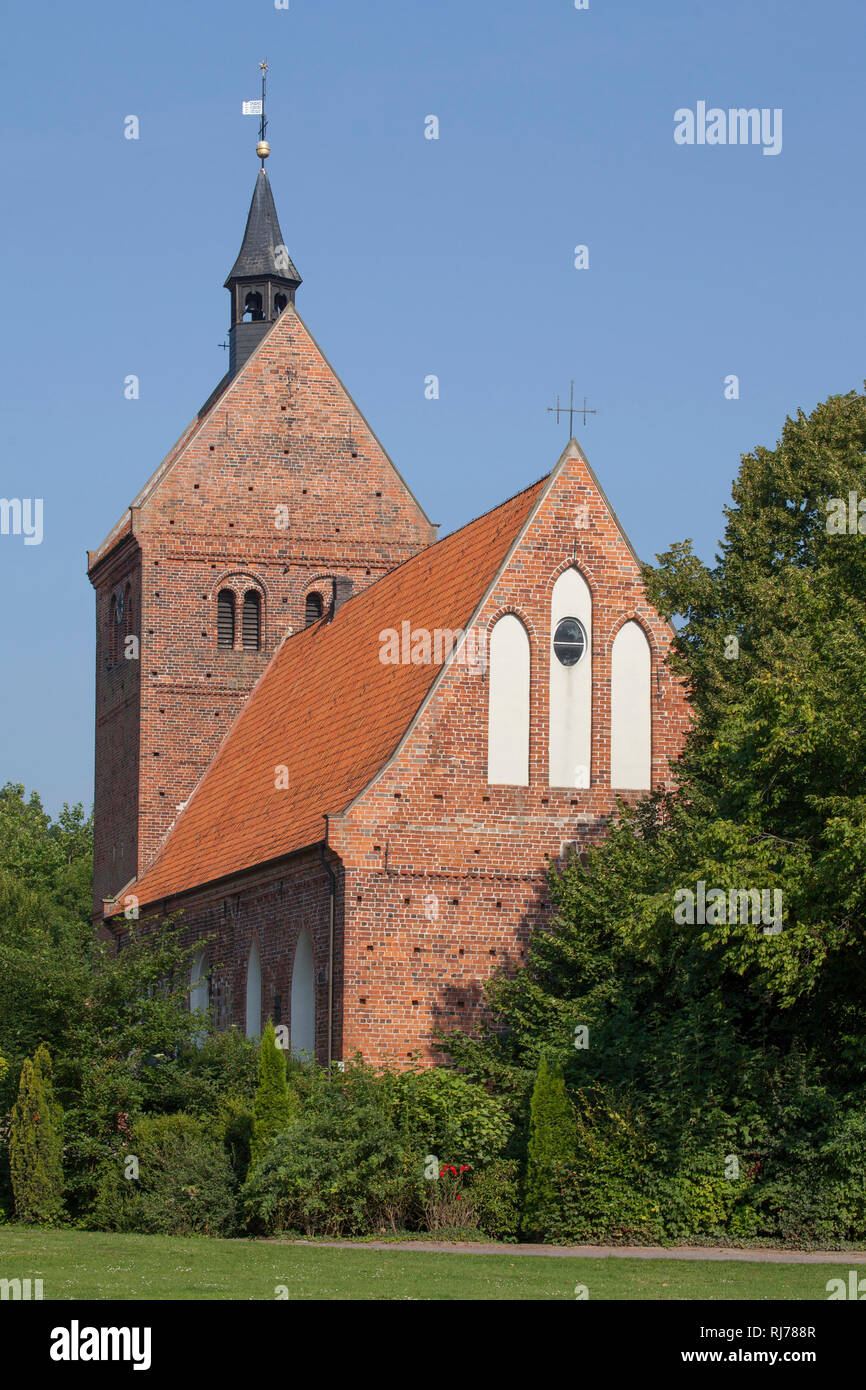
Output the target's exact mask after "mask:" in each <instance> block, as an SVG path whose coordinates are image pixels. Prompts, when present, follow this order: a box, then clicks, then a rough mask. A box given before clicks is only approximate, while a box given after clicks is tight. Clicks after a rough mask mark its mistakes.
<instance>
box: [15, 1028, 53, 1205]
mask: <svg viewBox="0 0 866 1390" xmlns="http://www.w3.org/2000/svg"><path fill="white" fill-rule="evenodd" d="M9 1160H10V1168H11V1175H12V1190H13V1192H14V1195H15V1214H16V1216H17V1217H18V1220H19V1221H28V1222H34V1223H36V1222H44V1223H47V1224H50V1223H52V1222H54V1221H56V1220H57V1219H58V1218H59V1216H60V1214H61V1212H62V1210H63V1161H62V1160H63V1111H62V1109H61V1108H60V1105H59V1104H58V1102H57V1101H56V1100H55V1098H54V1086H53V1076H52V1067H51V1056H50V1054H49V1051H48V1048H47V1047H46V1046H45V1044H44V1043H40V1044H39V1046H38V1047H37V1049H36V1052H35V1054H34V1057H33V1060H32V1061H31V1060H30V1058H25V1061H24V1065H23V1066H22V1068H21V1079H20V1081H19V1083H18V1099H17V1101H16V1102H15V1105H14V1106H13V1108H12V1120H11V1129H10V1134H9Z"/></svg>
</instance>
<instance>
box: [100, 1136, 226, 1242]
mask: <svg viewBox="0 0 866 1390" xmlns="http://www.w3.org/2000/svg"><path fill="white" fill-rule="evenodd" d="M131 1156H134V1157H135V1158H137V1160H138V1177H137V1178H135V1177H129V1178H127V1177H126V1176H125V1172H127V1171H129V1158H130V1157H131ZM236 1222H237V1193H236V1187H235V1181H234V1175H233V1173H232V1167H231V1163H230V1161H229V1158H228V1155H227V1153H226V1151H225V1148H224V1147H223V1145H222V1144H220V1143H219V1142H218V1141H217V1140H216V1139H215V1138H214V1137H213V1136H212V1135H210V1134H208V1133H207V1131H206V1129H205V1127H204V1125H203V1124H202V1122H201V1121H199V1120H197V1119H195V1118H194V1117H193V1116H192V1115H184V1114H177V1115H158V1116H153V1117H147V1118H145V1119H141V1120H138V1121H137V1123H136V1124H134V1125H133V1127H132V1135H131V1139H130V1143H129V1151H128V1153H127V1154H126V1155H125V1156H124V1159H123V1164H122V1166H121V1165H119V1164H117V1163H115V1164H113V1165H112V1166H111V1167H108V1168H106V1169H105V1170H104V1172H103V1174H102V1179H101V1181H100V1184H99V1189H98V1193H97V1199H96V1202H95V1204H94V1208H93V1211H92V1213H91V1216H90V1221H89V1223H88V1224H90V1225H91V1226H93V1227H95V1228H96V1229H97V1230H109V1231H136V1232H141V1233H143V1234H146V1235H172V1236H189V1235H210V1236H225V1235H230V1234H231V1233H232V1231H233V1230H234V1229H235V1226H236Z"/></svg>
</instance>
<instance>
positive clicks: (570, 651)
mask: <svg viewBox="0 0 866 1390" xmlns="http://www.w3.org/2000/svg"><path fill="white" fill-rule="evenodd" d="M553 650H554V652H555V653H556V659H557V661H558V662H559V663H560V665H562V666H576V665H577V663H578V662H579V661H580V658H581V657H582V656H583V654H584V652H585V651H586V632H585V630H584V626H583V623H581V622H579V621H578V619H577V618H563V619H562V621H561V622H560V623H557V626H556V632H555V633H554V634H553Z"/></svg>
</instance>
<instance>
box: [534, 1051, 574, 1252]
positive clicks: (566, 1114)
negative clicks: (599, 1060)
mask: <svg viewBox="0 0 866 1390" xmlns="http://www.w3.org/2000/svg"><path fill="white" fill-rule="evenodd" d="M574 1145H575V1119H574V1110H573V1108H572V1105H571V1101H570V1100H569V1098H568V1093H567V1092H566V1089H565V1080H564V1078H563V1075H562V1072H561V1070H560V1068H559V1067H558V1066H557V1065H556V1063H555V1062H551V1061H549V1060H548V1058H547V1056H546V1055H545V1056H543V1057H542V1059H541V1062H540V1064H539V1067H538V1074H537V1076H536V1078H535V1087H534V1089H533V1092H532V1103H531V1105H530V1111H529V1145H528V1149H527V1163H526V1183H525V1186H524V1201H523V1227H524V1230H525V1231H527V1232H528V1233H530V1234H534V1233H538V1232H539V1231H543V1218H544V1211H545V1208H547V1207H548V1205H549V1203H550V1202H552V1201H553V1200H554V1197H555V1188H554V1183H553V1165H554V1163H555V1162H557V1161H561V1162H567V1161H568V1160H569V1159H571V1158H573V1157H574Z"/></svg>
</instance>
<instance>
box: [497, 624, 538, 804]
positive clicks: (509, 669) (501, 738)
mask: <svg viewBox="0 0 866 1390" xmlns="http://www.w3.org/2000/svg"><path fill="white" fill-rule="evenodd" d="M489 692H490V693H489V696H488V700H489V704H488V711H487V780H488V782H491V783H498V784H500V785H504V786H511V787H526V786H528V785H529V634H528V633H527V631H526V628H525V627H524V626H523V623H522V622H521V621H520V619H519V618H515V616H514V614H513V613H506V614H505V615H504V617H502V618H500V619H499V621H498V623H497V624H496V625H495V627H494V629H493V631H492V633H491V634H490V683H489Z"/></svg>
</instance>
